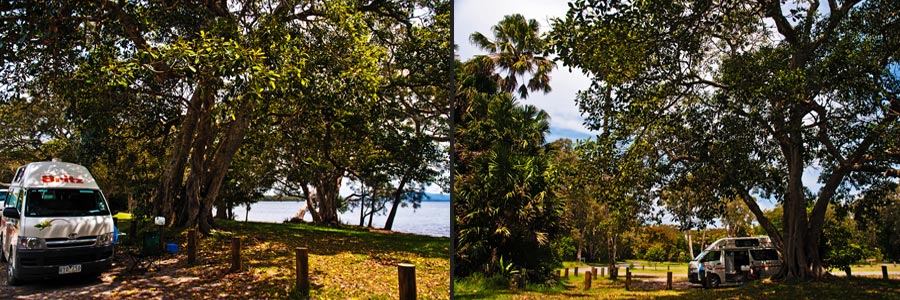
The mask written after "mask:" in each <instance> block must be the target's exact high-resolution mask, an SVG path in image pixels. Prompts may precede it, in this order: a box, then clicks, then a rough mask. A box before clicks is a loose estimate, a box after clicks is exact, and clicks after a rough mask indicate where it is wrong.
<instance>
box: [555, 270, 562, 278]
mask: <svg viewBox="0 0 900 300" xmlns="http://www.w3.org/2000/svg"><path fill="white" fill-rule="evenodd" d="M556 278H562V270H556Z"/></svg>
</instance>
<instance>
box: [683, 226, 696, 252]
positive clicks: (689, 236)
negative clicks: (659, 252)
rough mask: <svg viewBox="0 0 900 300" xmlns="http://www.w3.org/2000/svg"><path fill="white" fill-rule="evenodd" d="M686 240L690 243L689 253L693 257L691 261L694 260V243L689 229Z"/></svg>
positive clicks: (685, 235) (685, 234) (685, 233)
mask: <svg viewBox="0 0 900 300" xmlns="http://www.w3.org/2000/svg"><path fill="white" fill-rule="evenodd" d="M684 238H685V239H686V240H687V242H688V251H689V252H688V253H690V255H691V259H694V241H693V240H692V239H691V230H690V229H688V230H687V231H685V232H684Z"/></svg>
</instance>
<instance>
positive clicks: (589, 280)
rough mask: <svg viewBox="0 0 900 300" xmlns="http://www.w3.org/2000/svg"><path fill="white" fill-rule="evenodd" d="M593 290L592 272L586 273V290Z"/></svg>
mask: <svg viewBox="0 0 900 300" xmlns="http://www.w3.org/2000/svg"><path fill="white" fill-rule="evenodd" d="M589 289H591V272H590V271H588V272H584V290H585V291H587V290H589Z"/></svg>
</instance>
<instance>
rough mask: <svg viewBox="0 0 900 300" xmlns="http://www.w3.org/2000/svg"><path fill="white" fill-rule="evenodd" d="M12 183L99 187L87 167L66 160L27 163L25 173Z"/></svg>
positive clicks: (86, 187) (39, 185)
mask: <svg viewBox="0 0 900 300" xmlns="http://www.w3.org/2000/svg"><path fill="white" fill-rule="evenodd" d="M12 185H14V186H22V187H25V188H68V189H96V190H99V189H100V187H99V186H98V185H97V181H95V180H94V177H93V176H91V172H89V171H88V169H87V168H85V167H84V166H82V165H78V164H73V163H67V162H33V163H30V164H27V165H25V173H24V174H22V177H21V178H19V180H18V182H13V183H12Z"/></svg>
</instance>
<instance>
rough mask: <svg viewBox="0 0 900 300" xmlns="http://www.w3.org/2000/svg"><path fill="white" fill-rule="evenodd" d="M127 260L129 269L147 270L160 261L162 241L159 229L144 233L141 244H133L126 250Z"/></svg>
mask: <svg viewBox="0 0 900 300" xmlns="http://www.w3.org/2000/svg"><path fill="white" fill-rule="evenodd" d="M124 253H125V257H126V261H127V262H128V267H127V270H128V272H132V271H134V270H141V271H146V270H147V269H148V268H150V267H151V266H153V265H154V264H157V265H158V263H159V260H160V259H161V258H162V254H163V252H162V249H161V242H160V237H159V232H158V231H147V232H144V233H143V243H141V244H140V245H132V246H130V248H129V249H126V250H125V251H124Z"/></svg>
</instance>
